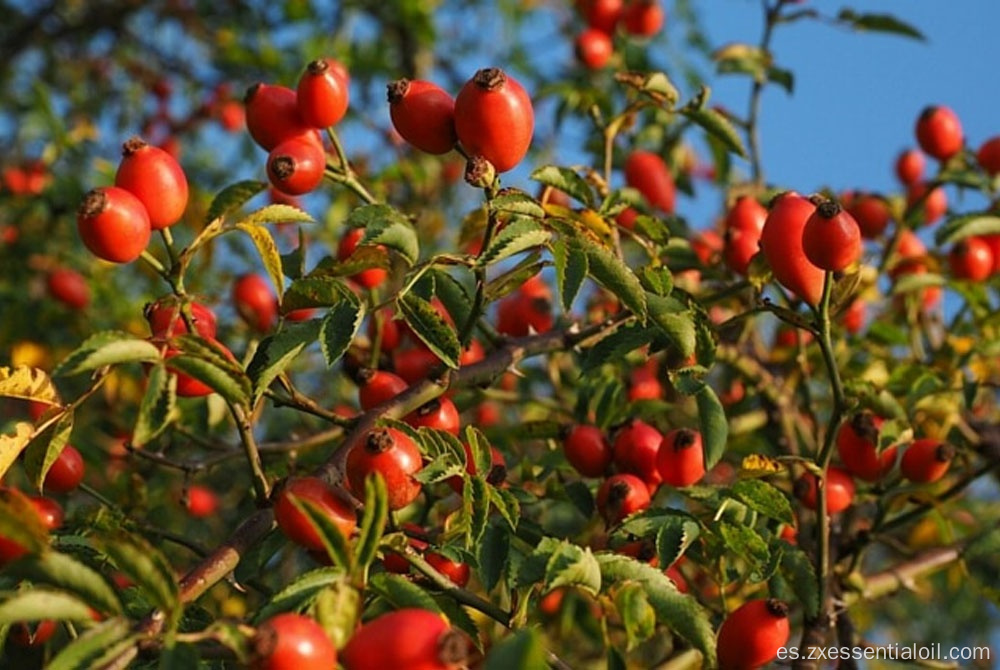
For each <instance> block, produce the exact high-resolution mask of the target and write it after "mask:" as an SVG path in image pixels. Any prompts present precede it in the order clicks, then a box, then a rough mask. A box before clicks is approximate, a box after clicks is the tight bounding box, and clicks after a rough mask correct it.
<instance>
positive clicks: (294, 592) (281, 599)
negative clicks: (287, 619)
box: [253, 567, 344, 624]
mask: <svg viewBox="0 0 1000 670" xmlns="http://www.w3.org/2000/svg"><path fill="white" fill-rule="evenodd" d="M343 579H344V571H343V570H342V569H340V568H329V567H328V568H317V569H316V570H310V571H309V572H306V573H303V574H302V575H299V576H298V577H296V578H295V579H294V580H293V581H292V582H291V583H290V584H289V585H288V586H286V587H285V588H283V589H281V590H280V591H278V592H277V593H275V594H274V595H273V596H271V599H270V601H268V603H267V604H265V605H264V606H263V607H261V608H260V610H258V612H257V614H256V615H254V618H253V621H254V623H256V624H259V623H261V622H262V621H267V620H268V619H270V618H271V617H273V616H274V615H276V614H281V613H282V612H297V611H299V610H301V609H302V608H303V607H305V606H306V604H307V603H309V601H311V600H312V599H313V598H314V597H315V596H316V594H318V593H319V592H320V591H322V590H323V589H325V588H327V587H328V586H331V585H333V584H337V583H338V582H340V581H341V580H343Z"/></svg>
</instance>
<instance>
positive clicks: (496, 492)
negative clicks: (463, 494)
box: [489, 486, 521, 530]
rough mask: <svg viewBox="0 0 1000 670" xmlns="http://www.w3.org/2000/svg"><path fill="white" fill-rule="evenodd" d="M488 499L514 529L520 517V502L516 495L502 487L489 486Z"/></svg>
mask: <svg viewBox="0 0 1000 670" xmlns="http://www.w3.org/2000/svg"><path fill="white" fill-rule="evenodd" d="M489 492H490V500H491V501H492V502H493V505H494V507H496V509H497V511H498V512H499V513H500V516H502V517H503V519H504V521H506V522H507V525H508V526H510V528H511V530H516V529H517V525H518V522H519V521H520V519H521V503H520V502H519V501H518V499H517V496H516V495H514V494H513V493H511V492H510V491H509V490H507V489H504V488H498V487H496V486H490V487H489Z"/></svg>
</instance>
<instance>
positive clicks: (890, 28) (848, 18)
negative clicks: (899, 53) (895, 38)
mask: <svg viewBox="0 0 1000 670" xmlns="http://www.w3.org/2000/svg"><path fill="white" fill-rule="evenodd" d="M837 20H838V21H840V22H842V23H846V24H848V25H849V26H851V27H852V28H854V29H855V30H858V31H871V32H879V33H890V34H893V35H900V36H902V37H909V38H912V39H915V40H920V41H921V42H923V41H925V40H926V38H925V37H924V35H923V33H921V32H920V31H919V30H917V29H916V28H914V27H913V26H911V25H910V24H909V23H906V22H904V21H901V20H899V19H897V18H896V17H895V16H892V15H891V14H858V13H857V12H854V11H853V10H850V9H842V10H840V13H839V14H838V15H837Z"/></svg>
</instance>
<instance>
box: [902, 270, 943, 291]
mask: <svg viewBox="0 0 1000 670" xmlns="http://www.w3.org/2000/svg"><path fill="white" fill-rule="evenodd" d="M946 283H947V281H946V280H945V278H944V277H942V276H941V275H939V274H935V273H931V272H922V273H920V274H916V273H907V274H905V275H903V276H902V277H900V278H899V279H897V280H896V283H895V284H893V286H892V291H891V294H892V295H903V294H904V293H914V292H916V291H922V290H923V289H925V288H927V287H929V286H944V285H945V284H946Z"/></svg>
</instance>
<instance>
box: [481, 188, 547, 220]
mask: <svg viewBox="0 0 1000 670" xmlns="http://www.w3.org/2000/svg"><path fill="white" fill-rule="evenodd" d="M490 208H491V209H492V210H493V211H494V212H506V213H509V214H518V215H521V216H528V217H531V218H533V219H541V218H544V217H545V210H544V209H542V206H541V205H540V204H538V201H537V200H535V199H534V198H532V197H531V196H530V195H528V194H527V193H525V192H523V191H505V192H504V193H501V194H500V195H498V196H497V197H495V198H493V200H491V201H490Z"/></svg>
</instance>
